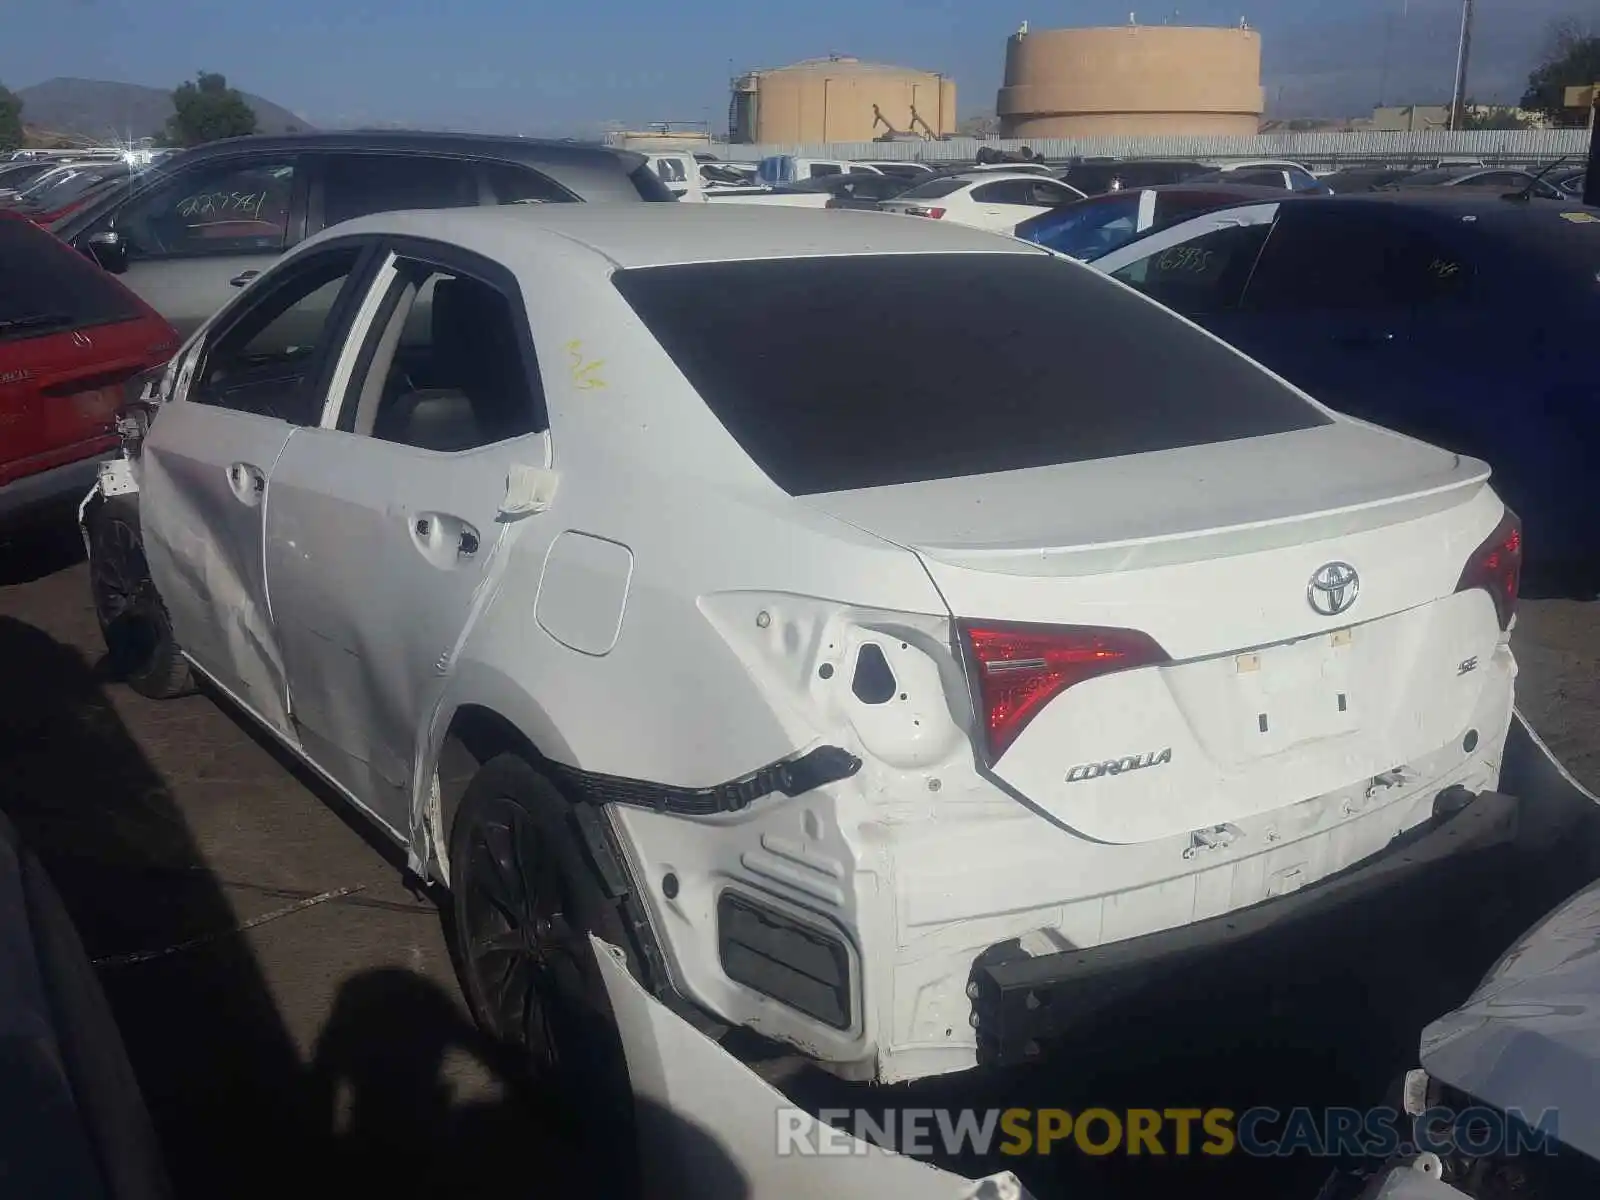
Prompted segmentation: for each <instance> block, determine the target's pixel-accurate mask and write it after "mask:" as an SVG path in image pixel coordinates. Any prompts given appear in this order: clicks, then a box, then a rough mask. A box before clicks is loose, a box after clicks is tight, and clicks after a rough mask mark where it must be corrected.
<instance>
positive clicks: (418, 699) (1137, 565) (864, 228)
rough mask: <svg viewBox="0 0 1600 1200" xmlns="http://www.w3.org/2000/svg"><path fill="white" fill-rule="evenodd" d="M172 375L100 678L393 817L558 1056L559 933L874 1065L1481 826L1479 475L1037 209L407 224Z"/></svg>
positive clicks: (563, 974) (1024, 1031)
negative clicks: (997, 213) (1154, 292)
mask: <svg viewBox="0 0 1600 1200" xmlns="http://www.w3.org/2000/svg"><path fill="white" fill-rule="evenodd" d="M647 209H648V210H649V211H646V210H647ZM154 401H155V407H154V415H153V419H151V420H149V421H148V422H145V421H131V422H129V423H128V424H127V430H128V452H127V455H126V457H125V458H124V459H122V460H119V461H118V462H116V463H115V464H113V465H112V466H110V467H108V468H107V469H106V470H105V472H104V474H103V476H102V479H101V482H100V484H99V486H98V488H97V489H96V491H95V493H94V494H92V495H91V496H90V497H89V498H88V499H87V500H86V502H85V505H84V511H83V516H84V524H85V530H86V536H87V539H88V542H89V545H90V548H91V556H92V561H91V567H92V571H91V575H92V579H93V586H94V600H95V604H96V607H97V610H98V613H99V615H100V618H101V621H102V623H103V625H104V627H105V630H106V635H107V640H108V643H109V646H110V648H111V651H112V654H113V661H114V662H116V663H117V664H118V665H119V666H120V668H121V670H122V671H123V672H124V674H125V676H126V678H128V680H129V681H130V682H131V683H132V684H133V685H134V686H135V687H136V688H138V689H140V690H141V691H144V692H145V693H147V694H150V695H157V696H163V695H171V694H174V693H176V692H178V691H180V690H183V689H185V688H187V687H188V686H189V685H190V683H191V680H192V677H194V676H199V677H202V678H203V679H204V680H206V681H209V684H210V685H211V687H212V689H213V690H214V692H217V693H220V694H221V695H223V696H225V697H227V698H228V699H230V700H231V701H233V702H234V703H235V704H237V705H238V706H239V707H240V708H241V709H243V710H244V711H245V712H246V713H248V714H249V715H250V716H251V717H252V718H253V719H254V720H256V721H258V722H259V723H260V724H261V725H262V726H264V727H265V728H266V729H267V730H269V731H270V732H271V733H272V734H273V735H274V736H275V737H276V738H277V739H279V740H280V741H281V742H282V743H283V744H284V745H285V746H287V747H288V748H289V749H290V750H291V751H292V752H293V753H294V754H296V755H298V756H299V757H301V758H303V759H304V760H305V762H306V763H307V764H308V765H309V766H311V767H312V768H314V769H315V770H316V771H317V772H318V773H319V774H320V775H322V776H323V777H325V778H326V779H327V781H328V782H329V783H330V784H331V785H332V786H333V787H334V788H336V789H337V790H338V791H339V792H341V793H343V794H344V795H345V796H347V797H348V798H349V800H350V801H351V802H353V803H354V804H356V805H358V806H359V807H360V808H361V809H362V810H364V811H365V812H366V813H368V814H369V815H370V816H371V818H372V820H373V821H374V822H376V823H377V825H379V826H380V827H382V829H383V830H385V831H386V832H387V833H388V834H389V835H390V836H392V837H393V838H394V839H395V840H396V842H398V843H399V844H400V845H401V846H403V847H405V848H406V850H407V851H408V852H409V856H410V862H411V865H412V867H413V869H414V870H416V871H417V872H419V873H421V874H422V875H424V876H427V877H430V878H431V879H433V880H435V881H437V882H438V883H439V884H440V885H442V886H443V887H444V888H446V889H448V893H449V895H450V898H451V899H450V904H451V914H452V919H453V920H454V922H455V923H456V931H457V933H458V935H459V944H460V946H461V948H462V954H461V973H462V983H463V986H464V988H465V991H466V993H467V995H468V996H469V998H470V1000H471V1004H472V1008H473V1010H474V1012H475V1014H476V1016H477V1017H478V1019H479V1020H480V1021H481V1022H482V1023H483V1024H484V1025H485V1026H486V1028H487V1029H489V1030H490V1031H491V1032H493V1033H495V1034H498V1035H500V1036H502V1037H505V1038H508V1039H511V1040H513V1041H514V1042H518V1043H521V1044H522V1045H524V1046H525V1047H526V1049H527V1051H528V1053H529V1055H530V1056H531V1057H532V1059H533V1060H534V1061H535V1062H536V1063H545V1064H548V1063H551V1062H556V1061H559V1060H560V1059H561V1058H563V1057H565V1058H566V1060H567V1061H568V1062H569V1063H570V1062H571V1061H573V1060H574V1059H577V1060H579V1061H586V1060H584V1058H583V1056H582V1055H574V1054H572V1053H571V1052H570V1050H567V1051H566V1053H565V1054H563V1050H564V1049H565V1048H566V1047H567V1046H568V1045H569V1043H568V1042H566V1041H565V1040H564V1039H566V1038H569V1037H573V1038H575V1037H580V1036H588V1034H590V1033H593V1032H594V1031H595V1030H597V1029H604V1024H603V1022H601V1023H599V1024H596V1023H595V1022H594V1021H593V1019H592V1018H593V1012H592V1010H591V1009H590V1008H588V1007H587V1003H588V1001H589V1000H590V999H592V998H593V997H594V996H595V995H596V994H597V993H596V989H595V987H594V976H595V970H594V968H595V964H594V961H593V956H592V955H591V954H590V952H589V949H588V946H589V945H590V943H589V942H588V941H587V939H585V938H583V937H582V936H581V935H582V934H584V933H586V932H587V933H593V934H595V935H596V936H598V937H599V938H601V939H603V940H604V941H606V942H609V943H611V944H613V945H615V946H617V947H620V948H622V949H623V950H625V951H626V953H627V955H628V957H629V962H630V964H631V967H632V969H633V971H634V972H635V973H636V974H637V976H638V977H639V978H640V980H641V981H643V982H644V984H645V985H646V986H647V987H648V988H649V989H650V990H651V991H653V993H654V994H655V995H657V996H659V997H662V998H664V999H668V1000H670V1002H671V1003H672V1004H674V1005H675V1006H676V1007H677V1010H678V1011H679V1012H681V1013H691V1014H694V1015H695V1016H696V1018H697V1019H699V1020H700V1021H701V1024H702V1026H703V1027H705V1028H708V1029H712V1030H716V1029H726V1028H730V1027H736V1026H742V1027H746V1028H748V1029H751V1030H754V1031H756V1032H758V1033H760V1034H763V1035H766V1036H767V1037H769V1038H771V1039H775V1040H776V1041H778V1042H781V1043H784V1044H786V1045H788V1046H790V1047H794V1048H797V1049H798V1050H799V1051H800V1052H802V1053H804V1054H805V1055H808V1056H810V1058H812V1059H813V1060H815V1061H817V1062H819V1063H821V1064H823V1065H825V1066H826V1067H827V1068H829V1069H830V1070H832V1071H834V1072H836V1073H838V1074H841V1075H844V1076H847V1077H851V1078H868V1079H877V1080H882V1081H894V1080H907V1079H913V1078H918V1077H923V1076H928V1075H933V1074H937V1073H941V1072H949V1071H956V1070H961V1069H964V1068H968V1067H971V1066H973V1065H974V1064H975V1063H978V1062H1009V1061H1017V1060H1021V1059H1026V1058H1028V1057H1030V1056H1032V1055H1034V1054H1036V1053H1038V1052H1039V1048H1040V1046H1041V1044H1044V1043H1045V1042H1047V1040H1048V1038H1049V1037H1050V1036H1051V1035H1052V1034H1054V1033H1056V1032H1059V1030H1060V1029H1061V1028H1062V1026H1063V1022H1065V1021H1066V1020H1067V1018H1068V1014H1070V1013H1072V1012H1080V1013H1081V1012H1086V1011H1090V1010H1092V1009H1093V1006H1094V1004H1095V1002H1096V997H1097V995H1100V994H1102V993H1101V989H1103V988H1105V987H1107V986H1109V985H1107V984H1106V983H1105V980H1106V979H1108V978H1109V977H1110V975H1111V974H1114V973H1115V971H1117V970H1119V969H1121V968H1122V967H1127V966H1130V965H1131V966H1136V967H1144V966H1149V965H1151V964H1157V963H1160V962H1163V961H1176V960H1178V959H1183V960H1184V961H1188V959H1187V958H1186V957H1185V956H1190V955H1192V954H1193V953H1194V952H1195V951H1196V950H1197V948H1203V947H1206V946H1209V945H1210V944H1211V943H1213V942H1216V941H1228V940H1230V939H1232V938H1236V937H1242V936H1245V935H1246V934H1248V933H1250V932H1251V931H1253V930H1256V929H1259V928H1263V927H1281V924H1282V922H1284V921H1290V920H1292V919H1294V917H1295V915H1296V914H1297V913H1299V912H1301V911H1302V910H1304V909H1305V908H1306V907H1307V905H1312V906H1314V904H1315V903H1316V902H1317V901H1318V898H1319V897H1321V896H1324V895H1328V894H1331V893H1332V892H1333V891H1340V890H1343V889H1347V888H1349V887H1350V886H1352V885H1353V883H1359V882H1360V881H1361V880H1362V879H1363V878H1369V879H1371V878H1387V877H1389V876H1390V875H1391V874H1393V873H1394V871H1396V870H1398V869H1400V867H1401V863H1400V861H1399V860H1400V856H1401V854H1402V851H1403V853H1404V857H1405V859H1406V861H1407V862H1410V863H1412V864H1413V865H1417V864H1421V863H1424V862H1426V861H1427V860H1428V859H1429V858H1430V857H1432V856H1436V848H1437V847H1438V846H1439V845H1442V844H1444V843H1443V841H1442V839H1444V838H1446V837H1448V838H1449V839H1450V845H1451V846H1452V847H1454V846H1461V845H1464V844H1469V843H1471V844H1493V843H1494V842H1496V841H1497V840H1498V839H1499V838H1500V837H1502V836H1503V835H1504V829H1503V828H1502V827H1501V825H1500V824H1499V823H1497V819H1491V818H1494V814H1495V813H1496V812H1498V811H1500V810H1499V809H1498V808H1496V807H1495V805H1494V804H1493V803H1491V802H1497V801H1502V800H1503V799H1504V798H1503V797H1499V796H1498V795H1497V794H1495V791H1494V789H1495V788H1496V786H1497V773H1498V770H1499V762H1500V755H1501V747H1502V744H1503V742H1504V739H1505V736H1506V730H1507V726H1508V723H1509V721H1510V718H1511V705H1512V678H1513V675H1514V674H1515V668H1514V665H1513V660H1512V656H1511V652H1510V649H1509V647H1508V643H1507V637H1508V628H1509V626H1510V624H1511V621H1512V614H1513V607H1514V604H1515V601H1516V589H1517V576H1518V567H1519V562H1520V549H1521V541H1520V532H1519V530H1518V526H1517V523H1516V519H1515V517H1514V516H1513V515H1512V514H1511V513H1510V512H1508V511H1507V510H1506V508H1505V507H1504V505H1503V504H1502V503H1501V502H1500V500H1499V499H1498V498H1497V497H1496V496H1495V493H1494V492H1493V491H1492V490H1491V489H1490V487H1489V485H1488V483H1487V478H1488V469H1487V468H1486V467H1485V466H1484V465H1483V464H1482V463H1480V462H1476V461H1473V460H1470V459H1463V458H1460V457H1457V456H1455V455H1453V454H1450V453H1446V452H1444V451H1441V450H1437V449H1434V448H1432V447H1430V446H1427V445H1424V444H1421V443H1419V442H1416V441H1413V440H1411V439H1409V438H1405V437H1401V436H1399V435H1397V434H1393V433H1390V432H1387V431H1385V430H1382V429H1377V428H1373V427H1371V426H1368V425H1364V424H1360V423H1358V422H1355V421H1351V420H1348V419H1346V418H1344V417H1341V416H1339V415H1337V414H1335V413H1333V412H1330V411H1329V410H1327V409H1325V408H1323V407H1321V406H1320V405H1318V404H1316V403H1315V402H1313V401H1312V400H1310V399H1308V398H1307V397H1306V396H1305V395H1303V394H1302V393H1300V392H1298V391H1296V390H1295V389H1294V388H1292V387H1290V386H1289V385H1287V384H1286V383H1284V382H1283V381H1282V380H1280V379H1278V378H1277V377H1275V376H1273V375H1271V374H1269V373H1268V372H1267V371H1265V370H1263V369H1262V368H1261V367H1259V366H1257V365H1256V364H1255V363H1253V362H1251V361H1250V360H1248V359H1246V358H1244V357H1243V356H1241V355H1240V354H1238V353H1237V352H1235V351H1234V350H1232V349H1230V348H1228V347H1227V346H1226V345H1224V344H1223V343H1222V342H1220V341H1218V340H1216V339H1215V338H1213V337H1212V336H1211V335H1209V334H1207V333H1205V332H1203V331H1201V330H1200V329H1198V328H1197V327H1195V326H1194V325H1192V324H1190V323H1188V322H1186V321H1185V320H1183V319H1182V318H1179V317H1177V316H1174V315H1173V314H1171V313H1169V312H1168V311H1166V310H1164V309H1163V308H1161V307H1160V306H1158V305H1157V304H1155V303H1153V302H1151V301H1149V300H1147V299H1145V298H1144V297H1143V296H1141V295H1139V294H1138V293H1137V292H1135V291H1134V290H1132V289H1131V288H1128V287H1125V286H1123V285H1122V284H1120V283H1118V282H1116V281H1114V280H1111V279H1108V278H1105V277H1103V276H1101V275H1099V274H1097V273H1095V272H1094V271H1092V270H1090V269H1088V268H1085V267H1081V266H1079V265H1077V264H1074V263H1070V262H1067V261H1064V260H1062V259H1061V258H1059V257H1057V256H1055V255H1052V254H1050V253H1048V252H1046V251H1044V250H1042V249H1040V248H1038V247H1035V246H1031V245H1028V244H1026V243H1022V242H1018V241H1014V240H1012V239H1009V238H1004V237H999V236H995V235H991V234H986V233H982V232H979V231H977V230H973V229H967V228H962V227H959V226H957V227H951V226H950V225H948V224H945V223H941V222H933V221H907V220H904V219H901V218H897V217H893V216H888V215H885V214H879V213H862V212H848V211H823V212H817V211H806V210H793V211H775V210H764V211H762V210H756V209H741V208H720V207H717V206H711V205H696V206H687V205H684V206H674V205H660V206H654V207H652V206H643V207H642V208H640V209H638V210H636V211H630V212H628V213H627V214H626V215H624V214H621V213H616V212H608V211H606V210H605V209H604V208H602V207H599V206H588V205H560V206H557V205H551V206H544V207H538V208H532V209H530V208H516V209H483V210H457V211H449V212H431V213H389V214H384V215H379V216H373V217H368V218H363V219H360V220H356V221H351V222H349V223H346V224H344V225H340V226H339V227H338V228H337V229H334V230H330V231H329V232H328V233H326V234H323V235H320V236H318V237H316V238H313V239H311V240H309V241H307V242H306V243H304V244H303V245H301V246H300V247H298V248H297V249H296V250H295V251H293V252H292V253H291V254H290V255H288V256H287V257H286V258H285V259H284V260H283V261H282V262H281V263H279V264H278V265H275V266H274V267H273V268H272V269H271V270H270V271H268V272H267V273H265V274H264V275H262V276H261V277H260V278H259V279H258V280H257V281H255V282H254V283H252V284H251V285H250V286H249V287H248V288H246V289H245V290H244V291H242V292H241V294H240V295H239V296H237V297H236V298H235V299H234V301H233V302H232V303H231V304H230V305H229V306H228V307H227V308H225V309H224V310H223V311H222V312H220V313H219V314H217V315H216V316H215V317H213V318H212V319H211V320H210V321H209V322H208V323H207V324H206V325H205V326H203V327H202V328H201V329H200V330H199V331H198V332H197V333H196V334H195V336H194V337H193V338H192V339H191V341H190V342H189V343H188V344H187V345H186V346H185V348H184V349H183V350H182V351H181V352H180V354H179V356H178V357H177V358H176V359H175V360H174V361H173V363H172V365H171V366H170V367H169V368H168V370H167V373H166V377H165V379H164V380H163V382H162V384H161V385H160V387H159V389H158V390H157V393H156V394H155V396H154ZM1430 846H1432V847H1434V848H1435V851H1430V850H1429V849H1428V847H1430ZM1364 872H1365V873H1366V874H1365V875H1364V874H1363V873H1364ZM1374 873H1375V874H1374ZM1335 875H1337V876H1338V879H1337V880H1330V877H1332V876H1335ZM1174 956H1176V958H1175V957H1174ZM1104 994H1105V995H1110V994H1111V993H1109V992H1105V993H1104ZM575 1030H576V1031H578V1032H574V1031H575ZM582 1031H588V1032H587V1033H585V1032H582Z"/></svg>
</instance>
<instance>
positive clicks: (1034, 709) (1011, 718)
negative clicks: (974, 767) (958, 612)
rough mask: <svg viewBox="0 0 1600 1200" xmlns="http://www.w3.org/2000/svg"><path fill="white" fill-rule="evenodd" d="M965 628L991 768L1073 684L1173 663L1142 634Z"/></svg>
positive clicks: (992, 625) (1078, 628) (991, 625)
mask: <svg viewBox="0 0 1600 1200" xmlns="http://www.w3.org/2000/svg"><path fill="white" fill-rule="evenodd" d="M958 630H959V637H960V639H961V641H962V643H963V648H964V650H965V652H966V655H967V662H968V675H969V678H971V679H972V681H973V683H972V688H973V698H974V700H975V702H976V704H977V706H978V715H979V717H980V718H981V719H982V721H983V725H984V747H983V749H984V751H985V752H986V754H987V760H988V764H989V765H990V766H993V765H994V764H995V763H996V762H998V761H999V759H1000V756H1001V755H1002V754H1004V753H1005V752H1006V750H1007V748H1008V747H1010V745H1011V743H1012V742H1014V741H1016V740H1017V736H1018V735H1019V734H1021V732H1022V731H1023V730H1024V729H1026V728H1027V726H1028V722H1029V721H1031V720H1033V718H1034V717H1035V716H1036V715H1038V713H1039V712H1040V711H1042V710H1043V709H1044V707H1045V706H1046V705H1047V704H1049V703H1050V701H1051V700H1053V699H1055V697H1057V696H1059V695H1060V694H1061V693H1062V692H1064V691H1066V690H1067V689H1068V688H1069V687H1071V686H1072V685H1073V684H1075V683H1082V682H1083V681H1084V680H1086V679H1094V678H1096V677H1097V676H1100V675H1109V674H1111V673H1112V672H1113V671H1126V670H1128V669H1130V668H1132V667H1144V666H1149V665H1151V664H1152V663H1163V662H1167V661H1169V659H1168V657H1167V652H1166V651H1165V650H1163V649H1162V648H1161V647H1160V646H1158V645H1157V644H1156V643H1155V641H1154V640H1153V639H1152V638H1151V637H1150V636H1149V635H1148V634H1144V633H1140V632H1139V631H1138V630H1136V629H1100V628H1094V627H1090V626H1083V625H1013V624H1002V623H999V622H983V623H976V622H968V621H962V622H960V623H959V624H958Z"/></svg>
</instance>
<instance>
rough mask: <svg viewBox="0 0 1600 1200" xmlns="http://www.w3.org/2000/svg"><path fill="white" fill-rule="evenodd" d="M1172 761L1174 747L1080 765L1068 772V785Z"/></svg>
mask: <svg viewBox="0 0 1600 1200" xmlns="http://www.w3.org/2000/svg"><path fill="white" fill-rule="evenodd" d="M1171 761H1172V747H1171V746H1168V747H1167V748H1166V749H1165V750H1152V751H1150V752H1149V753H1148V754H1129V755H1127V756H1126V757H1124V758H1108V759H1106V760H1105V762H1091V763H1079V764H1078V765H1077V766H1075V767H1073V768H1072V770H1070V771H1068V772H1067V782H1068V783H1082V782H1083V781H1084V780H1086V779H1099V778H1100V777H1101V776H1102V775H1121V774H1122V773H1123V772H1124V771H1142V770H1144V769H1145V768H1146V767H1160V766H1165V765H1166V764H1167V763H1169V762H1171Z"/></svg>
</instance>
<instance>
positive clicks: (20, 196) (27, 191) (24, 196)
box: [17, 167, 82, 204]
mask: <svg viewBox="0 0 1600 1200" xmlns="http://www.w3.org/2000/svg"><path fill="white" fill-rule="evenodd" d="M81 169H82V168H80V167H51V168H50V169H49V170H48V171H45V172H43V173H42V174H40V175H38V176H36V177H35V178H34V180H33V182H32V183H30V184H29V185H28V186H27V187H25V188H23V189H22V190H21V191H20V192H18V193H17V200H18V201H19V202H20V203H23V204H26V203H28V202H29V201H31V200H33V199H34V198H35V197H36V196H39V195H40V194H41V193H43V192H45V191H48V190H49V189H50V188H52V187H54V186H55V185H56V184H58V183H60V182H61V181H62V180H63V179H66V178H67V177H68V176H70V175H72V174H74V173H75V172H77V171H79V170H81Z"/></svg>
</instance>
